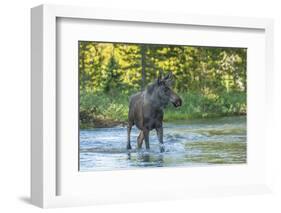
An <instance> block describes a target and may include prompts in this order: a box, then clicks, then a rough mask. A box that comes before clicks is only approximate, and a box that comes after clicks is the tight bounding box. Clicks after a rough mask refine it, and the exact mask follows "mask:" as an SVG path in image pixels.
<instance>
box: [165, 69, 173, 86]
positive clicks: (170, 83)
mask: <svg viewBox="0 0 281 213" xmlns="http://www.w3.org/2000/svg"><path fill="white" fill-rule="evenodd" d="M172 80H173V74H172V72H169V73H168V75H166V76H165V78H164V81H165V82H166V84H167V85H168V86H171V85H172Z"/></svg>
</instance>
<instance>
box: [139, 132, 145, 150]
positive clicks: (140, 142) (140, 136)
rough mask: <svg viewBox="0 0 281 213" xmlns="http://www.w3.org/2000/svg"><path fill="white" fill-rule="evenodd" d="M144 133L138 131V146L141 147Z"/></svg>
mask: <svg viewBox="0 0 281 213" xmlns="http://www.w3.org/2000/svg"><path fill="white" fill-rule="evenodd" d="M143 139H144V135H143V131H140V134H139V136H138V148H139V149H141V147H142V143H143Z"/></svg>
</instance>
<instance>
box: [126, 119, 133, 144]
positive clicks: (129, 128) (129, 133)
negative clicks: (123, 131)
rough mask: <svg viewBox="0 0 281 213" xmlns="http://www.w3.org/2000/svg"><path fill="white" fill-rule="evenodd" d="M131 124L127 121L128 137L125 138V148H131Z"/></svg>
mask: <svg viewBox="0 0 281 213" xmlns="http://www.w3.org/2000/svg"><path fill="white" fill-rule="evenodd" d="M132 126H133V125H132V124H131V123H128V127H127V133H128V138H127V149H132V147H131V130H132Z"/></svg>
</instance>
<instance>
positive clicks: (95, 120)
mask: <svg viewBox="0 0 281 213" xmlns="http://www.w3.org/2000/svg"><path fill="white" fill-rule="evenodd" d="M78 45H79V89H80V113H79V117H80V128H94V127H111V126H114V125H118V124H124V125H125V124H126V121H127V114H128V101H129V97H130V96H131V95H132V94H133V93H136V92H138V91H141V90H144V89H145V87H146V86H147V85H148V84H149V83H151V82H153V81H155V80H156V79H157V76H158V75H159V73H163V75H165V74H167V73H168V72H172V73H173V86H172V88H173V90H174V91H175V92H177V93H178V94H179V96H180V97H181V98H182V100H183V105H182V107H180V108H178V109H176V110H175V109H174V108H173V106H168V107H167V109H165V115H164V121H176V120H186V119H193V118H208V117H219V116H234V115H245V114H246V91H247V76H246V75H247V74H246V68H247V49H245V48H229V47H200V46H184V45H167V44H165V45H164V44H163V45H162V44H132V43H107V42H92V41H79V42H78Z"/></svg>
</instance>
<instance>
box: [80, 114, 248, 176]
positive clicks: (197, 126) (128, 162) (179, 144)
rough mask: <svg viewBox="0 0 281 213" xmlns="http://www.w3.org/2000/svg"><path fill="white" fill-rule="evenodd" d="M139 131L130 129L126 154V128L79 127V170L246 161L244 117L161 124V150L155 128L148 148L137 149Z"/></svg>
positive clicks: (239, 162) (240, 162)
mask: <svg viewBox="0 0 281 213" xmlns="http://www.w3.org/2000/svg"><path fill="white" fill-rule="evenodd" d="M138 133H139V131H138V129H137V128H133V129H132V133H131V145H132V151H130V153H128V152H127V150H126V149H125V147H126V141H127V129H126V127H113V128H97V129H91V130H81V131H80V171H98V170H99V171H100V170H116V169H135V168H144V167H176V166H181V167H182V166H202V165H203V166H204V165H214V164H243V163H246V159H247V144H246V141H247V136H246V117H245V116H237V117H223V118H216V119H198V120H188V121H178V122H173V123H164V144H165V152H164V153H160V149H159V142H158V140H157V136H156V133H155V131H152V132H150V150H149V151H146V150H145V149H144V147H145V146H144V144H143V149H141V150H138V149H136V139H137V136H138Z"/></svg>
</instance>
